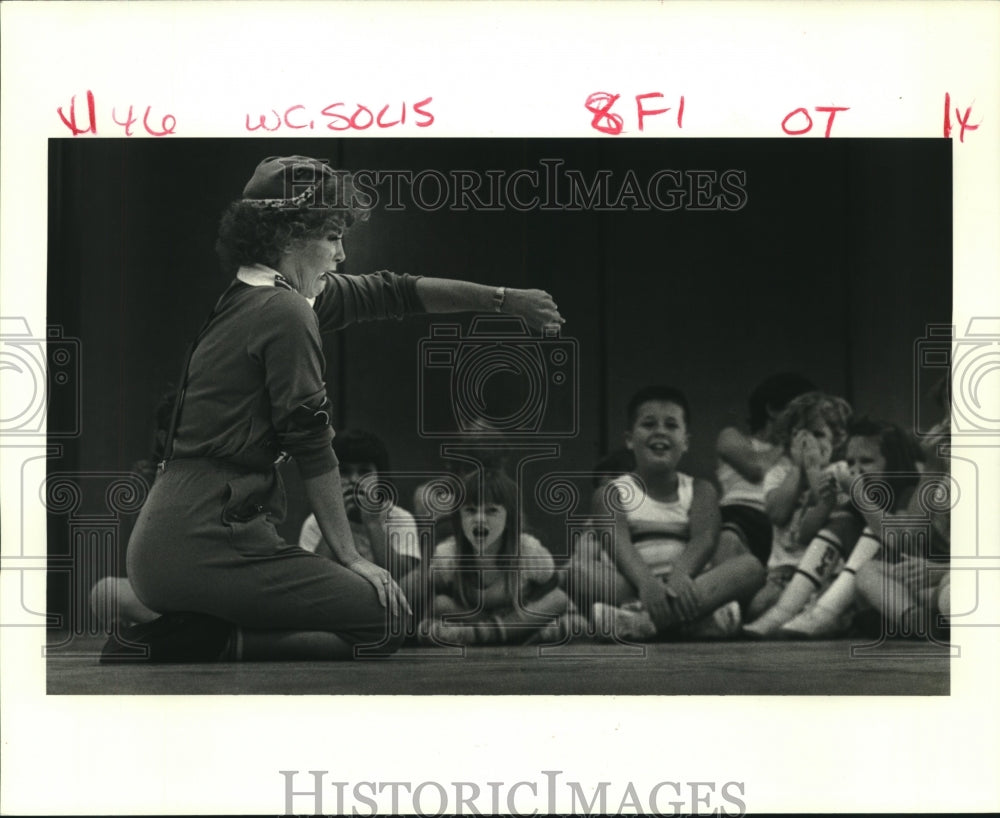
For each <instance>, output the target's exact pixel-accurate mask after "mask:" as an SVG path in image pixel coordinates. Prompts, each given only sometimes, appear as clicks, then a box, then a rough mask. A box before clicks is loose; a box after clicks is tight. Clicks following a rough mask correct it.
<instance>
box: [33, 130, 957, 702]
mask: <svg viewBox="0 0 1000 818" xmlns="http://www.w3.org/2000/svg"><path fill="white" fill-rule="evenodd" d="M950 157H951V146H950V145H949V143H947V142H944V141H940V140H919V139H912V140H895V139H889V140H871V139H857V140H838V141H834V142H828V141H820V142H794V143H788V142H785V141H779V140H735V139H722V140H712V141H704V140H703V141H695V140H670V141H669V142H667V141H662V140H649V141H643V142H641V143H636V142H616V143H607V142H602V141H599V140H597V139H588V140H565V139H563V140H558V139H520V140H514V139H479V140H461V141H459V140H449V139H444V140H436V139H426V140H394V139H383V140H367V141H366V140H350V141H347V140H339V141H338V140H310V141H308V142H305V141H297V142H296V141H288V140H253V141H251V140H240V141H237V140H176V141H170V142H153V141H149V142H140V143H126V142H122V141H120V140H97V141H73V140H66V139H63V140H52V141H51V142H50V145H49V158H50V166H49V203H50V219H49V226H50V231H49V271H48V275H49V280H48V316H49V321H50V323H51V324H53V325H55V326H58V327H59V328H60V329H61V333H62V344H61V345H58V346H57V345H55V344H52V343H51V342H50V345H49V354H50V357H53V356H63V355H66V356H67V357H69V358H70V360H69V361H68V362H67V363H66V365H65V367H64V368H65V369H66V370H67V371H72V373H73V376H74V377H73V378H70V379H67V383H66V386H65V387H64V388H63V389H61V390H54V391H53V395H52V397H53V400H52V404H51V408H50V421H49V424H50V425H49V429H50V439H53V440H54V441H55V440H58V439H59V438H58V434H59V430H60V428H64V429H67V430H77V429H78V430H79V433H78V434H75V435H72V436H70V435H67V437H66V439H65V442H60V443H59V449H60V454H59V455H58V456H55V457H51V458H49V460H48V461H47V469H48V474H47V481H46V489H45V494H46V500H47V508H48V549H49V556H50V564H51V565H52V566H53V568H52V572H51V576H50V579H49V606H50V609H49V611H48V613H49V615H50V617H51V618H52V619H53V620H54V621H58V622H61V623H66V624H68V625H69V627H65V626H64V627H62V628H53V629H52V632H51V634H50V641H51V647H50V652H49V659H48V662H47V669H46V672H47V689H48V691H49V692H50V693H53V694H62V693H78V694H79V693H101V694H108V693H111V692H120V693H139V692H142V693H146V694H150V693H162V694H177V693H199V694H204V693H221V694H235V693H249V694H253V693H274V694H288V693H324V694H335V693H347V694H409V695H414V694H463V693H475V694H483V693H489V694H498V695H502V694H536V695H538V694H560V693H570V694H643V695H674V694H681V695H685V694H686V695H690V694H693V693H702V694H704V693H710V694H721V695H729V694H742V695H771V694H792V695H811V694H819V695H861V694H877V695H890V696H891V695H895V696H902V695H906V696H912V695H946V694H947V693H948V692H949V660H950V658H951V656H952V655H953V652H952V651H951V649H950V646H949V644H948V636H949V633H948V622H947V614H948V599H949V590H948V585H949V579H948V575H947V569H948V553H949V534H950V531H949V526H948V512H949V510H950V505H949V498H948V489H949V484H948V477H947V471H946V468H947V464H943V463H942V462H941V458H940V457H938V456H937V448H936V447H937V445H938V444H939V443H941V442H946V441H947V440H948V427H947V421H946V414H945V409H944V406H945V405H946V403H945V401H946V400H947V387H948V377H947V368H946V366H944V365H943V363H942V362H941V361H940V360H937V359H936V358H935V357H934V355H933V353H934V351H940V349H941V348H942V341H943V338H942V337H940V336H939V335H938V334H937V333H938V332H939V331H940V328H942V327H947V326H948V323H949V316H950V312H951V301H952V291H951V287H952V274H951V201H950V198H949V195H948V192H949V190H950V187H951V172H950V169H951V165H950ZM914 167H919V168H920V173H919V174H914V173H913V168H914ZM59 424H61V426H60V425H59ZM928 463H929V464H930V465H929V466H928ZM329 660H348V661H353V662H354V664H353V665H352V667H351V668H350V669H349V670H348V671H346V672H343V673H337V674H336V675H335V677H334V678H333V679H331V674H330V671H329V669H328V667H327V666H326V665H325V664H323V663H324V662H326V661H329ZM498 671H501V672H498Z"/></svg>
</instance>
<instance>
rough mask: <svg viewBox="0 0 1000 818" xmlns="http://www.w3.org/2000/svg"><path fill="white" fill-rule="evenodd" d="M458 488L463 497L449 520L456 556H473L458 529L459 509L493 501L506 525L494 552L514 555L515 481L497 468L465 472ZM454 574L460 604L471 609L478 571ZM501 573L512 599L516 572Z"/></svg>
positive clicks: (516, 520)
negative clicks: (462, 491) (504, 517)
mask: <svg viewBox="0 0 1000 818" xmlns="http://www.w3.org/2000/svg"><path fill="white" fill-rule="evenodd" d="M462 488H463V489H464V493H465V500H464V502H463V503H462V506H461V507H459V508H457V509H455V512H454V515H453V517H452V521H451V523H452V530H453V531H454V533H455V542H456V544H457V546H458V555H459V556H460V557H464V558H469V557H474V556H476V555H477V554H476V549H475V548H474V547H473V545H472V543H470V542H469V541H468V540H467V539H466V538H465V531H464V529H463V528H462V508H464V507H465V506H470V505H471V506H478V505H489V504H496V505H498V506H502V507H503V508H505V509H507V524H506V526H505V528H504V531H503V534H502V535H501V543H500V550H499V551H498V552H497V554H498V556H502V557H513V556H515V555H516V554H517V553H518V550H519V549H518V532H519V531H520V529H521V526H520V525H519V518H518V502H517V483H515V482H514V481H513V480H511V479H510V478H509V477H508V476H507V475H506V474H504V473H503V472H501V471H486V472H476V473H474V474H470V475H468V476H467V477H466V478H465V479H464V480H463V481H462ZM458 576H459V579H458V588H457V589H456V590H457V591H458V596H459V599H460V600H461V602H462V604H463V605H465V606H467V607H471V608H475V607H478V605H479V601H480V591H481V590H482V574H481V573H480V572H479V571H475V570H460V571H459V574H458ZM503 576H504V578H505V583H506V590H507V593H508V596H509V598H510V599H512V600H513V598H514V593H515V591H516V586H515V582H516V577H517V572H516V571H512V570H505V571H503Z"/></svg>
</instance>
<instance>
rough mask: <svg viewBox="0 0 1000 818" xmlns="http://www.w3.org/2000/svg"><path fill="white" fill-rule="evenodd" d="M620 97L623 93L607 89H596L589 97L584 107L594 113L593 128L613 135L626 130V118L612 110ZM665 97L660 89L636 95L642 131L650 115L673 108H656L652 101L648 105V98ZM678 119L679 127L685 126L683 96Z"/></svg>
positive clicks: (636, 107)
mask: <svg viewBox="0 0 1000 818" xmlns="http://www.w3.org/2000/svg"><path fill="white" fill-rule="evenodd" d="M620 97H621V94H611V93H608V92H607V91H595V92H594V93H593V94H591V95H590V96H589V97H587V101H586V102H584V104H583V107H584V108H586V109H587V110H588V111H590V113H591V114H593V116H592V117H591V120H590V127H591V128H593V129H594V130H595V131H600V132H601V133H606V134H611V135H612V136H618V134H620V133H624V132H625V119H624V118H623V117H622V116H621V114H617V113H612V111H611V109H612V108H613V107H614V106H615V103H616V102H618V100H619V98H620ZM663 98H664V97H663V94H661V93H660V92H659V91H653V92H650V93H647V94H636V95H635V117H636V124H637V125H638V126H639V130H640V131H644V130H646V120H647V119H649V118H650V117H654V116H662V115H663V114H666V113H668V112H669V111H671V110H673V108H672V107H671V106H667V107H665V108H654V107H652V103H650V107H646V100H652V99H663ZM676 121H677V127H678V128H683V127H684V97H683V96H682V97H681V98H680V101H679V102H678V104H677V115H676Z"/></svg>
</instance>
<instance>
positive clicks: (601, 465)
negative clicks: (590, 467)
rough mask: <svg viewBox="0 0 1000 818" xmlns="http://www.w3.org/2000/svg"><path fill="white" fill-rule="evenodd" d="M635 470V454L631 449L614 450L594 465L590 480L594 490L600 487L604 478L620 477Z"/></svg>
mask: <svg viewBox="0 0 1000 818" xmlns="http://www.w3.org/2000/svg"><path fill="white" fill-rule="evenodd" d="M634 470H635V454H634V453H633V452H632V450H631V449H626V448H624V447H623V448H621V449H615V450H614V451H613V452H610V453H608V454H606V455H605V456H604V457H602V458H601V459H600V460H598V461H597V463H596V464H595V465H594V471H593V477H592V478H591V480H592V482H593V484H594V488H597V487H598V486H600V485H601V481H602V480H603V479H604V478H606V477H620V476H621V475H623V474H628V473H629V472H630V471H634Z"/></svg>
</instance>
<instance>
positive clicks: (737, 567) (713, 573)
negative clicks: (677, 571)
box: [694, 529, 767, 616]
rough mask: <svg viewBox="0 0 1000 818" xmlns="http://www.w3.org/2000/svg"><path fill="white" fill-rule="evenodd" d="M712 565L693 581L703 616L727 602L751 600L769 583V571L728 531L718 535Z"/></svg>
mask: <svg viewBox="0 0 1000 818" xmlns="http://www.w3.org/2000/svg"><path fill="white" fill-rule="evenodd" d="M712 562H713V563H714V567H712V568H710V569H708V570H707V571H705V572H704V573H702V574H700V575H699V576H697V577H695V579H694V585H695V588H696V589H697V591H698V596H699V598H700V599H701V605H700V610H699V613H700V614H701V615H702V616H705V615H708V614H710V613H712V611H714V610H715V609H716V608H718V607H720V606H721V605H725V604H726V603H727V602H732V601H733V600H736V601H738V602H745V601H747V600H749V599H750V598H751V597H752V596H753V595H754V594H755V593H756V592H757V591H759V590H760V589H761V588H762V587H763V586H764V583H765V581H766V580H767V571H766V569H765V568H764V566H763V565H761V563H760V560H758V559H757V558H756V557H755V556H754V555H753V554H751V553H750V549H748V548H747V547H746V545H744V544H743V541H742V540H741V539H740V537H739V535H738V534H736V533H735V532H733V531H730V530H729V529H724V530H723V531H722V533H721V534H720V535H719V545H718V547H717V548H716V549H715V556H714V558H713V560H712Z"/></svg>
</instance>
